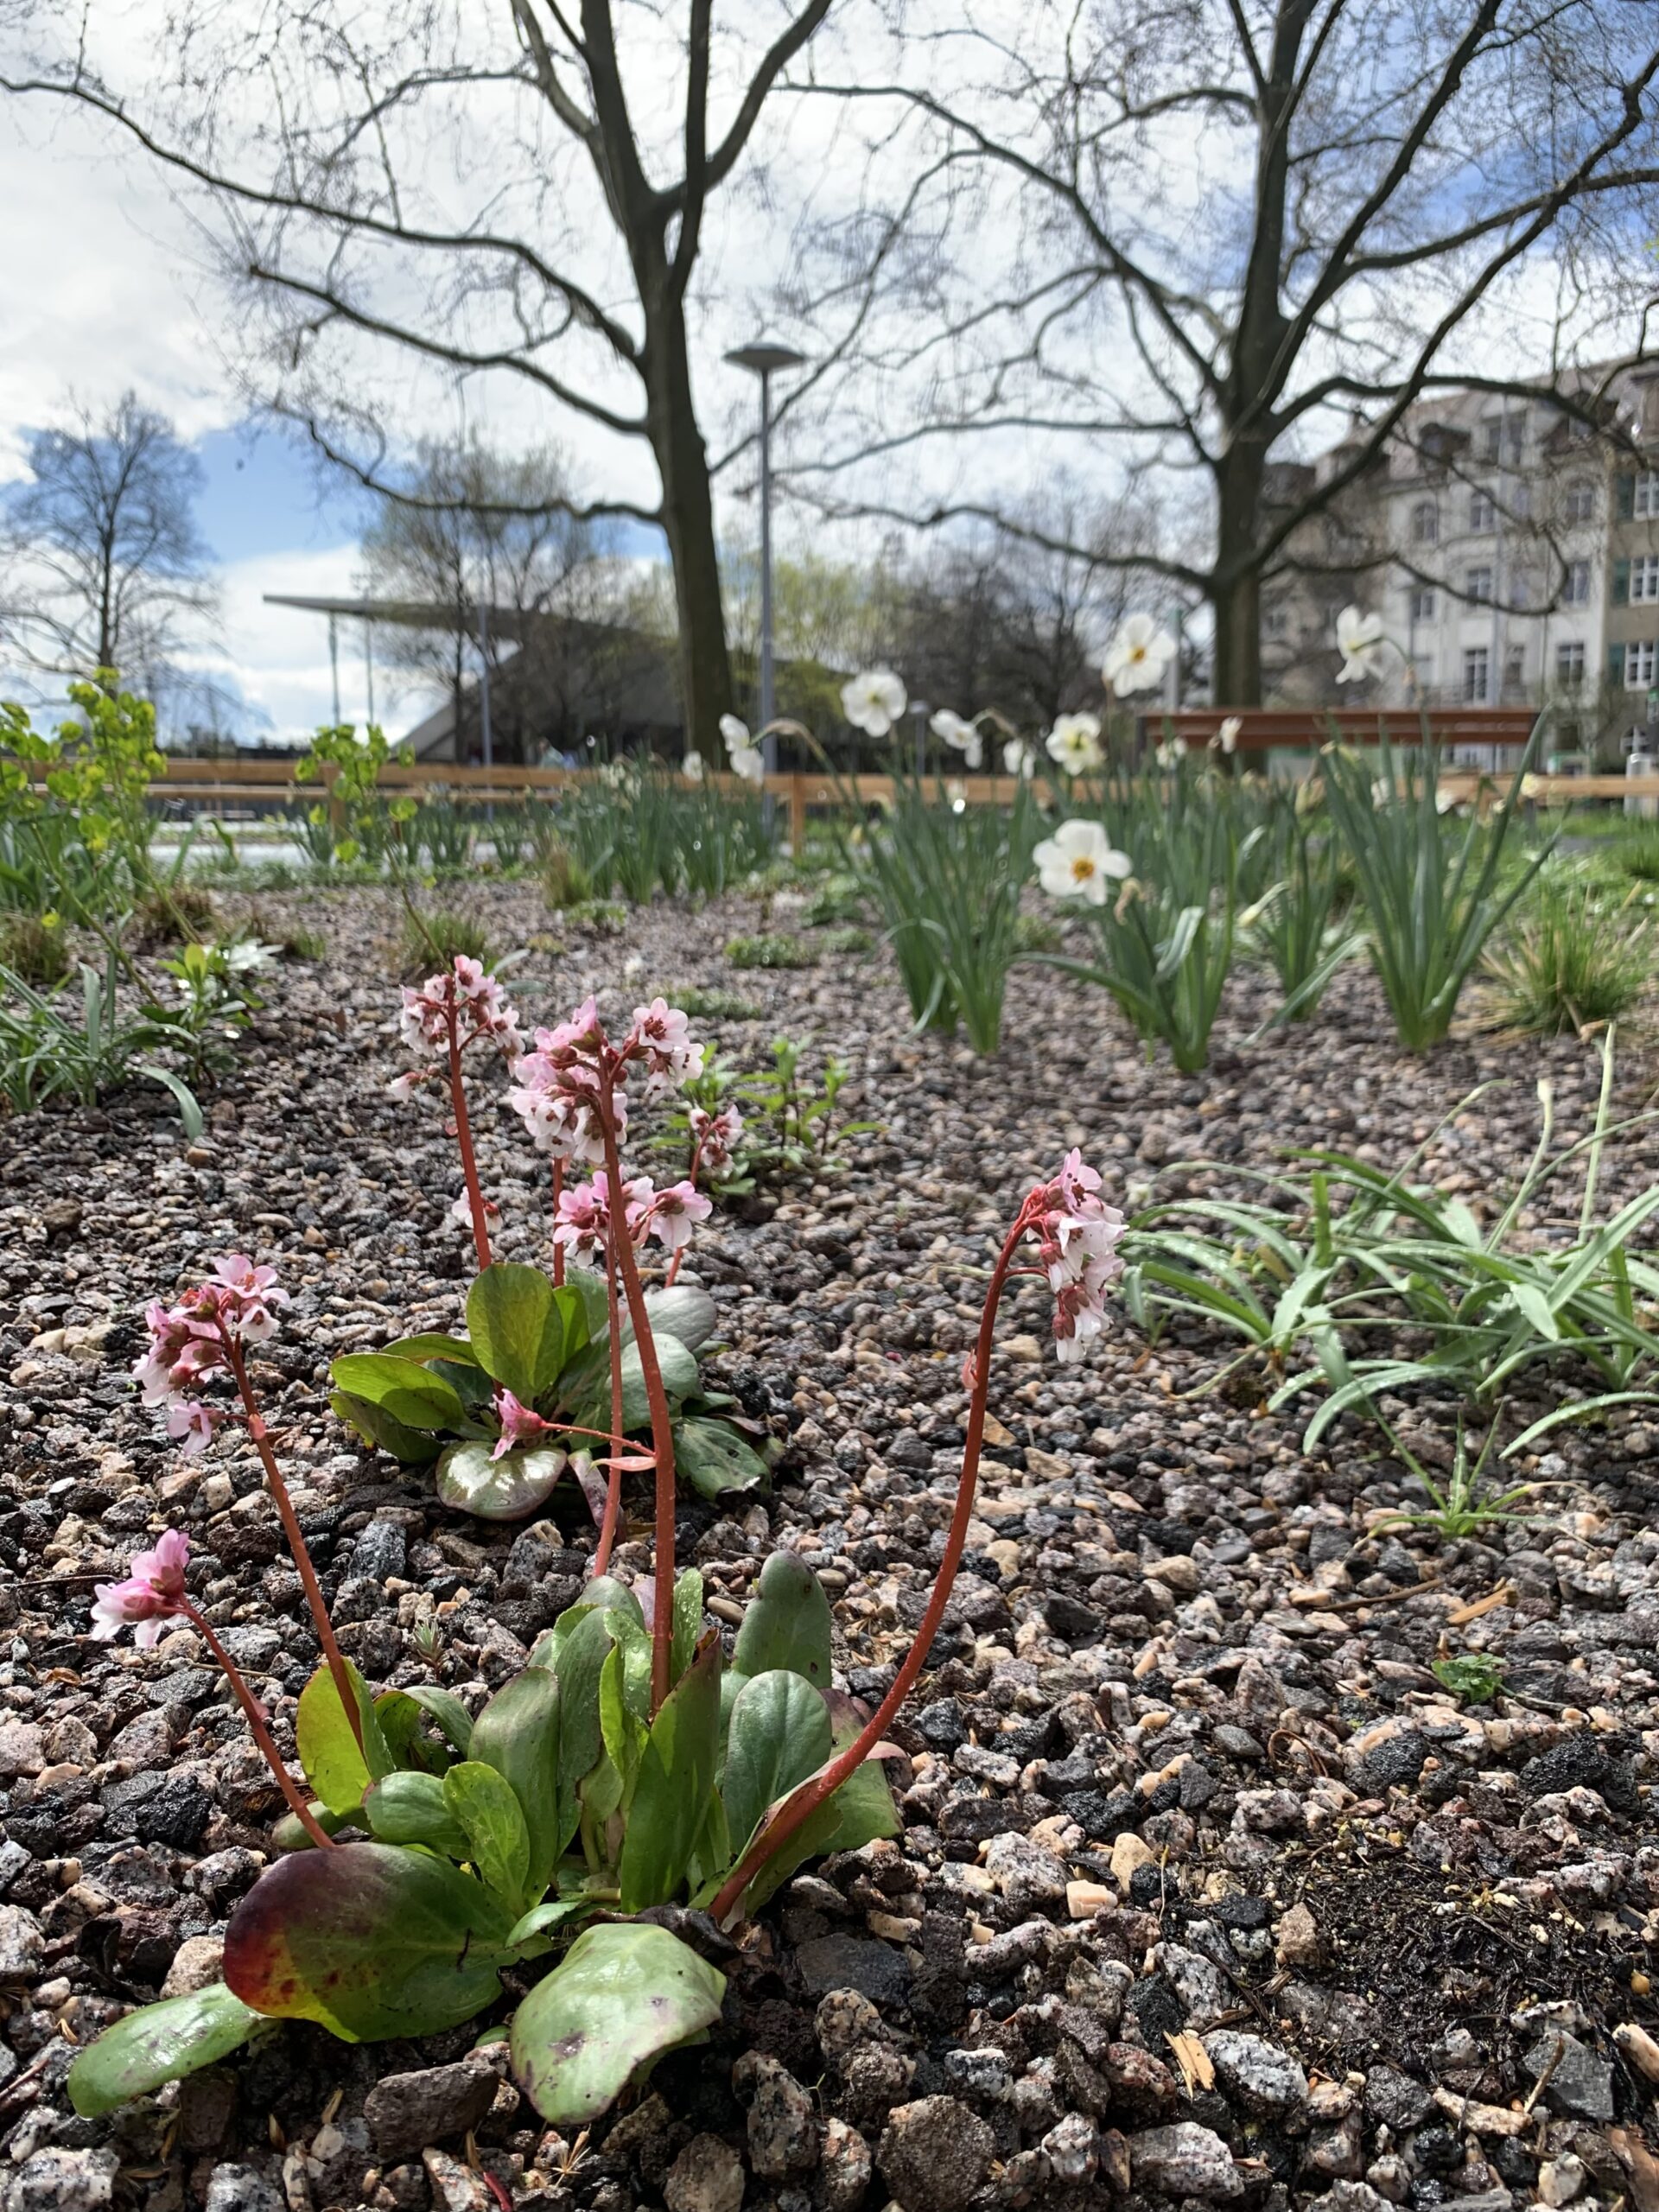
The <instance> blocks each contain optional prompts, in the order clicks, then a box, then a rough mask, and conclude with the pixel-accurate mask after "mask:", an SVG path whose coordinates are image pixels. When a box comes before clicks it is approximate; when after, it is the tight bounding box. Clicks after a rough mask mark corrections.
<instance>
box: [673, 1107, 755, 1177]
mask: <svg viewBox="0 0 1659 2212" xmlns="http://www.w3.org/2000/svg"><path fill="white" fill-rule="evenodd" d="M687 1119H688V1120H689V1122H690V1126H691V1141H692V1143H693V1145H695V1147H696V1154H697V1159H696V1164H697V1166H699V1167H706V1168H707V1169H708V1170H709V1173H710V1174H711V1175H720V1174H723V1173H724V1172H725V1171H726V1169H727V1168H728V1167H729V1166H731V1164H732V1154H734V1152H735V1151H736V1149H737V1147H738V1144H739V1141H741V1137H742V1135H743V1116H741V1114H740V1113H739V1112H738V1110H737V1109H736V1107H735V1106H722V1107H721V1109H720V1111H719V1112H718V1113H717V1114H711V1113H710V1112H709V1109H708V1108H707V1107H706V1106H694V1107H693V1108H692V1109H691V1111H690V1115H689V1116H687Z"/></svg>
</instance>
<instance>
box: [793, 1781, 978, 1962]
mask: <svg viewBox="0 0 1659 2212" xmlns="http://www.w3.org/2000/svg"><path fill="white" fill-rule="evenodd" d="M1006 1817H1007V1815H1004V1818H1005V1819H1006ZM795 1958H796V1963H797V1964H798V1966H799V1967H800V1969H801V1976H802V1979H803V1980H804V1982H805V1984H806V1987H807V1992H808V1994H809V1995H810V1996H813V1997H822V1996H823V1995H824V1994H825V1993H827V1992H828V1991H829V1990H832V1989H856V1990H860V1991H861V1992H862V1993H863V1994H864V1995H865V1996H866V1997H868V1999H870V2001H871V2003H872V2004H874V2005H901V2004H903V2003H904V2002H905V2000H906V1999H907V1998H908V1996H909V1995H910V1966H909V1962H908V1961H907V1960H906V1957H905V1955H904V1953H903V1952H902V1951H896V1950H894V1949H893V1946H892V1945H891V1944H890V1943H876V1942H868V1941H867V1940H866V1939H865V1938H864V1937H863V1936H814V1937H812V1938H811V1940H810V1942H805V1943H803V1944H802V1945H801V1947H800V1948H799V1949H798V1951H797V1952H796V1954H795Z"/></svg>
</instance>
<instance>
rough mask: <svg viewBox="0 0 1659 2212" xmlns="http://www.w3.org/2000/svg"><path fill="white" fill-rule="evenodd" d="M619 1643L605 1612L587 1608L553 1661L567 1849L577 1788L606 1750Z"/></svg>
mask: <svg viewBox="0 0 1659 2212" xmlns="http://www.w3.org/2000/svg"><path fill="white" fill-rule="evenodd" d="M567 1618H568V1616H567ZM614 1641H615V1639H614V1637H613V1636H612V1634H611V1631H610V1628H609V1625H608V1617H607V1614H606V1613H605V1612H603V1611H589V1612H584V1613H582V1614H581V1615H579V1616H578V1618H577V1619H576V1622H575V1626H574V1627H573V1629H572V1630H571V1632H570V1634H569V1636H568V1637H565V1638H564V1640H563V1643H562V1644H561V1645H560V1647H559V1648H558V1649H557V1650H556V1653H555V1654H554V1655H553V1657H552V1660H551V1666H552V1671H553V1673H554V1674H555V1675H556V1676H557V1678H558V1684H559V1850H560V1852H561V1853H563V1850H564V1848H565V1847H566V1846H567V1845H568V1844H569V1840H570V1839H571V1837H572V1836H573V1835H574V1834H575V1832H576V1824H577V1819H578V1814H579V1808H578V1805H577V1801H576V1791H577V1789H578V1787H579V1785H580V1784H581V1783H582V1781H583V1780H584V1778H585V1777H587V1776H588V1775H589V1774H591V1773H592V1772H593V1770H594V1767H595V1766H597V1764H599V1760H600V1757H601V1753H602V1752H603V1751H604V1749H605V1738H604V1732H603V1731H602V1729H601V1725H600V1717H599V1678H600V1674H601V1669H603V1667H604V1665H605V1662H606V1660H607V1658H608V1657H609V1656H610V1653H611V1648H612V1645H613V1643H614ZM537 1649H540V1646H539V1645H538V1646H537Z"/></svg>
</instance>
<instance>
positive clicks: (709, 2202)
mask: <svg viewBox="0 0 1659 2212" xmlns="http://www.w3.org/2000/svg"><path fill="white" fill-rule="evenodd" d="M663 2196H664V2201H665V2202H666V2203H667V2205H668V2212H738V2208H739V2206H740V2205H741V2203H742V2202H743V2161H742V2159H741V2158H739V2157H738V2155H737V2153H736V2152H735V2151H734V2150H733V2148H732V2146H731V2145H730V2144H729V2143H724V2142H722V2141H721V2139H720V2137H719V2136H718V2135H694V2136H693V2137H692V2138H691V2140H690V2142H689V2143H688V2144H687V2145H686V2146H685V2148H684V2150H683V2151H682V2152H681V2153H680V2155H679V2157H678V2158H676V2159H675V2161H674V2163H673V2164H672V2165H671V2167H670V2168H669V2170H668V2178H667V2180H666V2181H665V2182H664V2183H663Z"/></svg>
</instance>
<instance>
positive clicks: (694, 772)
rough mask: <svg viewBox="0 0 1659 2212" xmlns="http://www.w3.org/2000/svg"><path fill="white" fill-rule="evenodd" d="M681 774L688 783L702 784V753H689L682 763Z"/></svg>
mask: <svg viewBox="0 0 1659 2212" xmlns="http://www.w3.org/2000/svg"><path fill="white" fill-rule="evenodd" d="M680 773H681V774H682V775H683V777H684V778H685V779H687V781H688V782H690V783H693V784H700V783H701V782H702V753H687V754H686V756H685V758H684V760H682V761H681V763H680Z"/></svg>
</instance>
